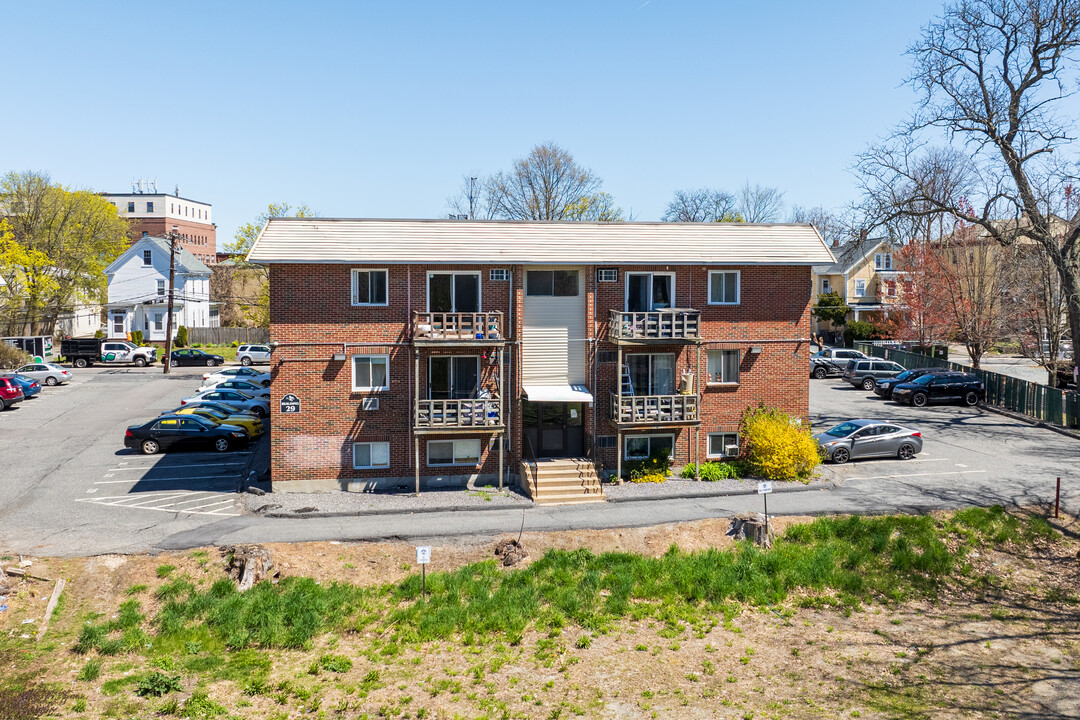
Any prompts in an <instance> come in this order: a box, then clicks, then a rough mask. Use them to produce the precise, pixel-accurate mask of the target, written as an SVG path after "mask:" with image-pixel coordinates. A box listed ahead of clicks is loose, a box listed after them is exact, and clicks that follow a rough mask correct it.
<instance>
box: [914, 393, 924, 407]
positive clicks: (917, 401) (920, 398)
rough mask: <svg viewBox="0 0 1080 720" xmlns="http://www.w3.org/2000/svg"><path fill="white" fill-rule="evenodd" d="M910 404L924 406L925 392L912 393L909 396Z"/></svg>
mask: <svg viewBox="0 0 1080 720" xmlns="http://www.w3.org/2000/svg"><path fill="white" fill-rule="evenodd" d="M911 404H912V405H914V406H915V407H925V406H926V395H925V393H915V394H914V395H912V396H911Z"/></svg>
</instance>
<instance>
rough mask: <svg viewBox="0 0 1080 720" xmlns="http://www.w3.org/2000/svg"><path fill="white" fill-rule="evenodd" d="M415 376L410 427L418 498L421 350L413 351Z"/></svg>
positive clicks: (418, 495) (417, 495)
mask: <svg viewBox="0 0 1080 720" xmlns="http://www.w3.org/2000/svg"><path fill="white" fill-rule="evenodd" d="M413 375H414V377H415V379H416V384H415V386H414V387H415V389H414V390H413V392H414V393H415V394H414V395H413V417H412V420H411V421H410V423H409V424H410V425H411V426H412V428H413V456H414V459H415V460H416V486H415V494H416V497H420V436H419V435H417V434H416V420H417V418H419V417H420V350H419V349H414V350H413Z"/></svg>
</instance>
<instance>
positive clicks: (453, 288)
mask: <svg viewBox="0 0 1080 720" xmlns="http://www.w3.org/2000/svg"><path fill="white" fill-rule="evenodd" d="M433 275H475V276H476V312H483V311H484V274H483V273H482V272H480V271H479V270H430V271H428V274H427V280H426V282H425V284H424V298H425V301H424V302H425V305H424V306H425V307H426V308H427V311H428V312H431V311H432V310H431V278H432V276H433ZM450 304H451V305H453V306H454V309H453V310H451V312H455V313H456V312H472V311H471V310H469V311H464V310H458V309H457V280H455V281H454V282H453V283H452V284H451V285H450Z"/></svg>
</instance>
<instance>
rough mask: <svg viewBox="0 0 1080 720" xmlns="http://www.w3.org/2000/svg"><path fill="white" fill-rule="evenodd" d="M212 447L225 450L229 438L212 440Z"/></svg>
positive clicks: (227, 446)
mask: <svg viewBox="0 0 1080 720" xmlns="http://www.w3.org/2000/svg"><path fill="white" fill-rule="evenodd" d="M214 449H215V450H217V451H218V452H225V451H226V450H228V449H229V438H223V437H222V438H218V439H217V440H215V441H214Z"/></svg>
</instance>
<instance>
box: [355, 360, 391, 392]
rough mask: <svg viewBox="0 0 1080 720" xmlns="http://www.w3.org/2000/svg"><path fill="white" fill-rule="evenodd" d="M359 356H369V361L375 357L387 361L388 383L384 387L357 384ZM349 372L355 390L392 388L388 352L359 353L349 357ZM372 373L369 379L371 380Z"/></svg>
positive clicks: (373, 390) (372, 390) (370, 390)
mask: <svg viewBox="0 0 1080 720" xmlns="http://www.w3.org/2000/svg"><path fill="white" fill-rule="evenodd" d="M359 358H367V359H368V360H369V361H371V360H375V359H381V360H382V361H383V362H385V363H386V385H384V386H382V387H376V386H373V385H357V384H356V361H357V360H358V359H359ZM349 372H350V374H351V375H352V389H353V392H376V391H380V390H389V389H390V355H389V354H386V353H374V354H369V353H359V354H357V355H353V356H352V357H350V358H349ZM370 379H371V378H370V373H369V377H368V380H369V381H370Z"/></svg>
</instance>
